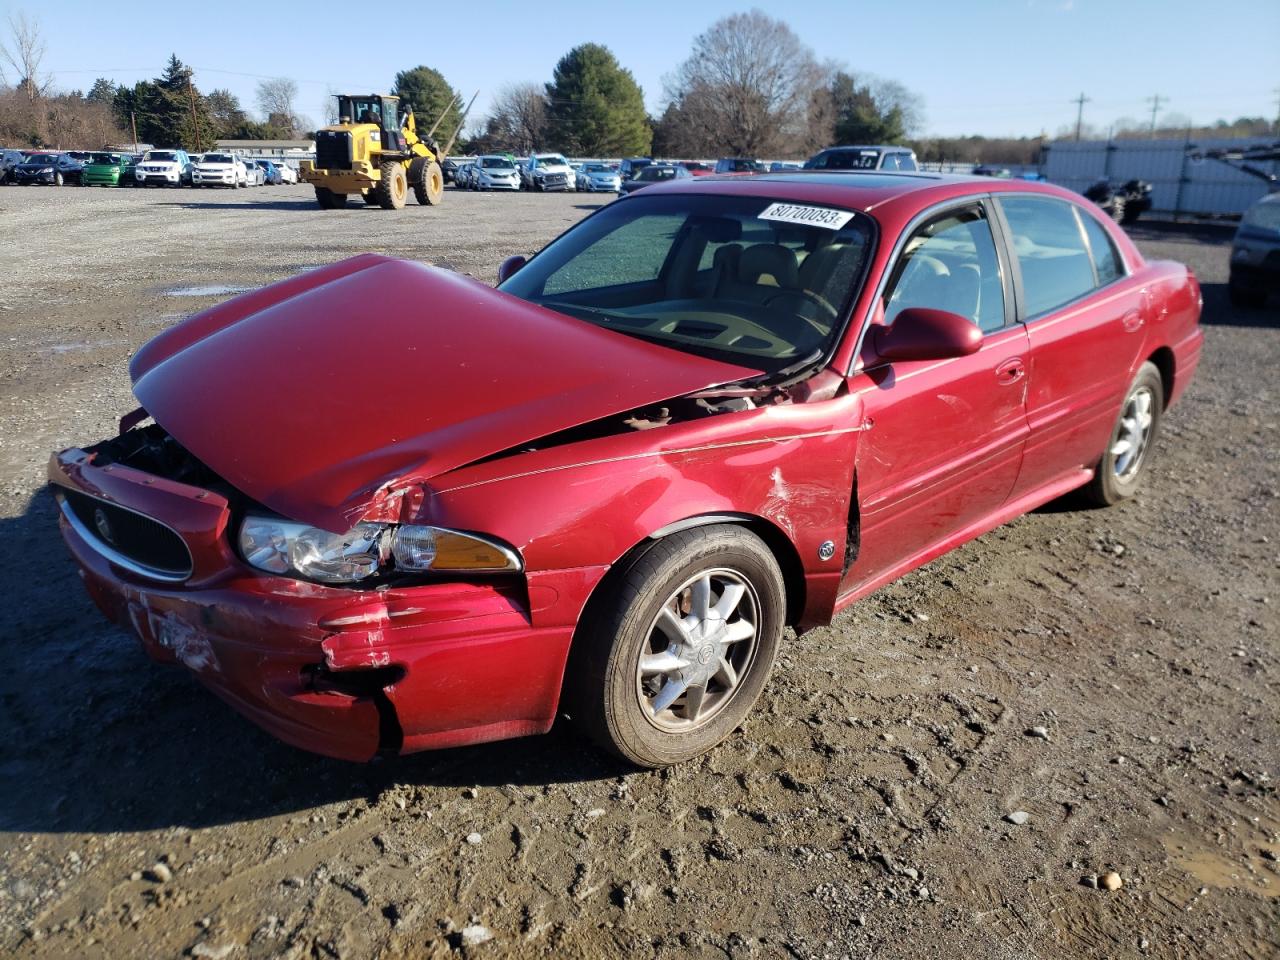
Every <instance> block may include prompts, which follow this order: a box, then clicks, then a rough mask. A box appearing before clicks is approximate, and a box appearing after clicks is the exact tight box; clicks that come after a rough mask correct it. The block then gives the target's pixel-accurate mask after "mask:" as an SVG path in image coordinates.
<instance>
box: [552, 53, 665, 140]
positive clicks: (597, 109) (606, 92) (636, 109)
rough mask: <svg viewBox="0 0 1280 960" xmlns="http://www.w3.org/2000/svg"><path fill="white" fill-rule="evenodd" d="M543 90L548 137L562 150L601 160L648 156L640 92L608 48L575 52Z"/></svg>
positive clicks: (645, 117) (650, 137)
mask: <svg viewBox="0 0 1280 960" xmlns="http://www.w3.org/2000/svg"><path fill="white" fill-rule="evenodd" d="M546 91H547V119H548V121H549V128H550V136H552V137H554V138H555V146H557V147H559V148H560V149H562V150H565V151H568V152H571V153H576V154H579V155H581V156H600V157H609V156H626V155H630V154H638V153H647V152H648V151H649V146H650V144H651V143H652V142H653V130H652V128H651V127H650V125H649V116H648V114H647V113H646V111H645V108H644V92H643V91H642V90H641V89H640V86H639V84H637V83H636V81H635V77H633V76H632V75H631V71H630V70H626V69H624V68H623V67H622V66H620V65H619V63H618V60H617V58H616V57H614V55H613V53H612V52H610V50H609V48H608V47H603V46H601V45H600V44H597V43H584V44H582V45H581V46H578V47H574V48H573V49H572V50H570V51H569V52H568V53H566V54H565V55H564V56H563V57H561V58H560V62H559V63H557V64H556V68H555V73H554V74H553V75H552V82H551V83H549V84H547V87H546Z"/></svg>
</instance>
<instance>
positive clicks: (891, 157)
mask: <svg viewBox="0 0 1280 960" xmlns="http://www.w3.org/2000/svg"><path fill="white" fill-rule="evenodd" d="M880 169H881V170H897V169H898V155H897V154H896V153H886V154H885V155H884V162H883V163H882V164H880Z"/></svg>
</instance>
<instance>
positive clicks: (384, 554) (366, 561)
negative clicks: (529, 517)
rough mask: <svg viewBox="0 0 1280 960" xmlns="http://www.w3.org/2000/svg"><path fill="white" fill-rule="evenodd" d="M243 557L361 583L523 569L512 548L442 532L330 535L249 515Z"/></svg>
mask: <svg viewBox="0 0 1280 960" xmlns="http://www.w3.org/2000/svg"><path fill="white" fill-rule="evenodd" d="M240 554H241V556H243V557H244V559H245V560H246V561H248V563H249V564H250V565H251V566H254V567H257V568H258V569H259V570H265V571H266V572H268V573H277V574H282V575H285V576H299V577H304V578H306V579H308V580H318V581H320V582H321V583H356V582H358V581H360V580H367V579H369V578H370V577H374V576H377V575H379V574H383V573H391V572H395V571H399V572H402V573H506V572H515V571H518V570H519V569H520V568H521V563H520V557H519V555H518V554H517V553H516V552H515V551H514V550H513V549H511V548H510V547H508V546H504V545H503V544H501V543H498V542H497V541H495V540H491V539H489V538H487V537H482V536H478V535H476V534H470V533H462V532H460V531H457V530H446V529H444V528H442V527H429V526H418V525H399V524H383V523H358V524H356V525H355V526H354V527H352V528H351V529H350V530H348V531H347V532H346V533H341V534H339V533H330V532H329V531H328V530H321V529H319V528H318V527H310V526H307V525H306V524H304V523H295V522H294V521H292V520H284V519H282V518H280V517H266V516H253V515H250V516H247V517H245V519H244V523H242V524H241V525H240Z"/></svg>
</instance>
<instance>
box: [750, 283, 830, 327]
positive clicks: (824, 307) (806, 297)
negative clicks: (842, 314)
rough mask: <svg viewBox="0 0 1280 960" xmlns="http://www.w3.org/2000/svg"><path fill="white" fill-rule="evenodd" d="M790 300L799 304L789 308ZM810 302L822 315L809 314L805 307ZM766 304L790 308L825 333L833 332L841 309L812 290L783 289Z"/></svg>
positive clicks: (765, 303)
mask: <svg viewBox="0 0 1280 960" xmlns="http://www.w3.org/2000/svg"><path fill="white" fill-rule="evenodd" d="M788 301H790V302H791V303H795V302H796V301H799V304H798V305H796V306H792V307H790V308H788V307H787V306H786V304H787V302H788ZM808 304H812V305H813V306H815V307H817V308H818V310H819V312H820V315H819V316H817V317H812V316H809V313H808V311H806V310H805V309H804V307H805V306H806V305H808ZM764 305H765V306H766V307H769V308H771V309H773V308H777V307H780V308H783V309H790V310H791V312H792V313H794V314H795V315H796V316H798V317H800V318H801V319H802V320H805V321H807V322H808V323H809V324H810V325H811V326H813V327H814V328H815V329H817V330H819V331H820V332H822V333H823V334H827V333H830V332H831V328H832V327H833V326H835V323H836V318H837V317H838V316H839V311H837V310H836V308H835V307H833V306H832V305H831V304H830V303H828V302H827V300H826V299H825V298H824V297H822V296H820V295H819V294H816V293H814V292H813V291H812V290H799V289H787V290H783V291H781V292H779V293H776V294H774V295H773V296H772V297H770V298H769V299H767V300H765V302H764Z"/></svg>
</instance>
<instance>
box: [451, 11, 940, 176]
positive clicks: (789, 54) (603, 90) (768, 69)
mask: <svg viewBox="0 0 1280 960" xmlns="http://www.w3.org/2000/svg"><path fill="white" fill-rule="evenodd" d="M664 93H665V100H666V106H665V107H664V109H663V111H662V112H661V114H660V115H659V116H657V117H650V116H648V114H647V113H646V110H645V105H644V91H643V90H642V89H641V88H640V86H639V84H637V83H636V80H635V78H634V76H632V74H631V71H630V70H627V69H626V68H625V67H623V66H622V65H621V64H620V63H619V62H618V60H617V58H616V57H615V56H614V55H613V53H612V52H611V51H610V50H609V49H608V48H607V47H604V46H601V45H599V44H595V43H587V44H583V45H581V46H578V47H575V48H574V49H572V50H570V51H569V52H568V53H567V54H565V55H564V56H563V57H561V58H560V60H559V62H558V63H556V65H555V67H554V69H553V70H552V76H551V79H550V80H549V81H547V82H545V83H541V84H539V83H519V84H514V85H511V86H508V87H505V88H504V89H502V90H501V91H500V92H499V94H498V96H497V97H496V98H495V100H494V102H493V105H492V108H491V111H490V113H489V116H488V117H486V118H485V119H484V120H482V121H481V122H480V123H479V124H478V126H477V128H476V133H475V134H474V135H473V137H472V138H471V139H470V140H469V141H468V142H467V143H466V147H467V149H468V150H472V151H476V152H495V151H510V152H513V153H529V152H531V151H534V150H538V149H556V150H561V151H563V152H565V153H573V154H576V155H579V156H625V155H631V154H649V153H652V154H654V155H656V156H667V157H699V156H702V157H711V156H729V155H733V156H745V157H758V156H768V157H796V158H803V157H807V156H809V155H810V154H811V153H813V152H814V151H816V150H818V149H820V148H822V147H826V146H831V145H832V144H845V143H902V142H904V141H905V139H906V138H907V136H908V135H909V134H910V133H912V132H914V131H915V130H917V129H918V128H919V126H920V125H921V121H922V108H921V103H920V98H919V97H918V96H916V95H915V94H914V93H912V92H911V91H909V90H907V89H906V88H905V87H904V86H902V85H901V84H899V83H896V82H894V81H888V80H882V79H879V78H876V77H873V76H870V75H867V76H861V75H856V74H852V73H850V72H848V71H846V70H844V69H843V68H841V67H840V66H839V65H836V64H831V63H819V62H818V60H817V59H816V58H815V56H814V54H813V51H812V50H811V49H810V48H809V47H808V46H807V45H806V44H805V43H804V42H803V41H802V40H801V39H800V38H799V37H798V36H797V35H796V34H795V33H794V32H793V31H792V30H791V28H790V27H788V26H787V25H786V24H785V23H783V22H782V21H781V20H775V19H772V18H770V17H768V16H766V15H765V14H763V13H760V12H759V11H752V12H750V13H743V14H735V15H733V16H728V17H724V18H722V19H720V20H718V21H716V22H715V23H714V24H712V25H711V27H710V28H709V29H708V30H707V31H706V32H705V33H702V34H700V35H699V36H698V37H696V38H695V39H694V42H693V49H692V51H691V52H690V55H689V57H688V58H687V59H686V60H685V61H684V62H683V63H682V64H681V65H680V66H679V68H678V69H677V70H676V72H675V73H674V74H673V76H672V79H671V80H670V81H669V82H668V84H667V87H666V89H665V90H664Z"/></svg>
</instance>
